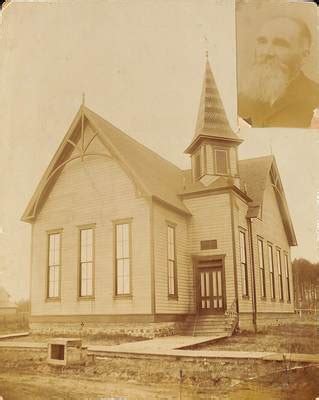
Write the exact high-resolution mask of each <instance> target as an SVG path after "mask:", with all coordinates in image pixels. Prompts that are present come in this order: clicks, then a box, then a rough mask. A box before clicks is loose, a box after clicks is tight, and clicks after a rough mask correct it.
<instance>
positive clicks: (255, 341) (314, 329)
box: [193, 324, 319, 354]
mask: <svg viewBox="0 0 319 400" xmlns="http://www.w3.org/2000/svg"><path fill="white" fill-rule="evenodd" d="M318 333H319V330H318V326H315V325H312V324H303V325H301V324H285V325H280V326H271V327H267V328H264V329H262V330H260V331H259V332H258V333H257V334H255V333H252V332H247V331H242V332H240V333H238V334H237V335H234V336H232V337H230V338H226V339H222V340H219V341H217V342H214V343H210V344H203V345H198V346H194V347H193V349H194V350H195V349H196V350H199V349H201V350H234V351H237V350H238V351H266V352H278V353H305V354H319V335H318Z"/></svg>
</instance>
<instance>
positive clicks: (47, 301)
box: [45, 297, 61, 303]
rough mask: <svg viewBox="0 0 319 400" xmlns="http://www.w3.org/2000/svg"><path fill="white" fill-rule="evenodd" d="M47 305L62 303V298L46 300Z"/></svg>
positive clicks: (48, 298)
mask: <svg viewBox="0 0 319 400" xmlns="http://www.w3.org/2000/svg"><path fill="white" fill-rule="evenodd" d="M45 302H46V303H59V302H61V297H47V298H46V299H45Z"/></svg>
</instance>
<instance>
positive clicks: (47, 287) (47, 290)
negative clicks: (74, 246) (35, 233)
mask: <svg viewBox="0 0 319 400" xmlns="http://www.w3.org/2000/svg"><path fill="white" fill-rule="evenodd" d="M62 233H63V229H62V228H60V229H52V230H49V231H47V252H46V254H47V262H46V265H47V267H46V285H45V300H46V301H50V302H51V301H60V300H61V283H62V279H61V272H62ZM51 235H59V237H60V239H59V240H60V245H59V264H57V265H54V267H59V279H58V281H57V282H58V296H52V297H51V296H49V293H50V267H51V266H50V236H51Z"/></svg>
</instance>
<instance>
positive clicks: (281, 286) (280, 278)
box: [277, 250, 284, 300]
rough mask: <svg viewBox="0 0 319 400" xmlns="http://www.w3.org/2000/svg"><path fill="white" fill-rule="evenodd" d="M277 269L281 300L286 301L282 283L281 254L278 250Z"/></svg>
mask: <svg viewBox="0 0 319 400" xmlns="http://www.w3.org/2000/svg"><path fill="white" fill-rule="evenodd" d="M277 269H278V285H279V300H283V299H284V288H283V281H282V267H281V252H280V250H277Z"/></svg>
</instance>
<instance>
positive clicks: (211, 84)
mask: <svg viewBox="0 0 319 400" xmlns="http://www.w3.org/2000/svg"><path fill="white" fill-rule="evenodd" d="M203 136H204V137H209V138H212V139H220V140H225V141H232V142H239V143H240V142H241V139H240V138H239V137H238V136H237V135H236V134H235V133H234V132H233V130H232V129H231V127H230V125H229V122H228V119H227V116H226V112H225V109H224V106H223V102H222V100H221V97H220V94H219V91H218V88H217V85H216V82H215V78H214V76H213V73H212V70H211V67H210V64H209V60H208V52H206V68H205V76H204V82H203V88H202V94H201V99H200V105H199V111H198V117H197V123H196V128H195V135H194V138H193V141H192V143H191V145H190V146H189V147H188V148H187V149H186V150H185V153H190V152H191V151H192V148H193V145H194V144H195V142H196V143H197V142H198V140H199V139H200V137H203Z"/></svg>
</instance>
